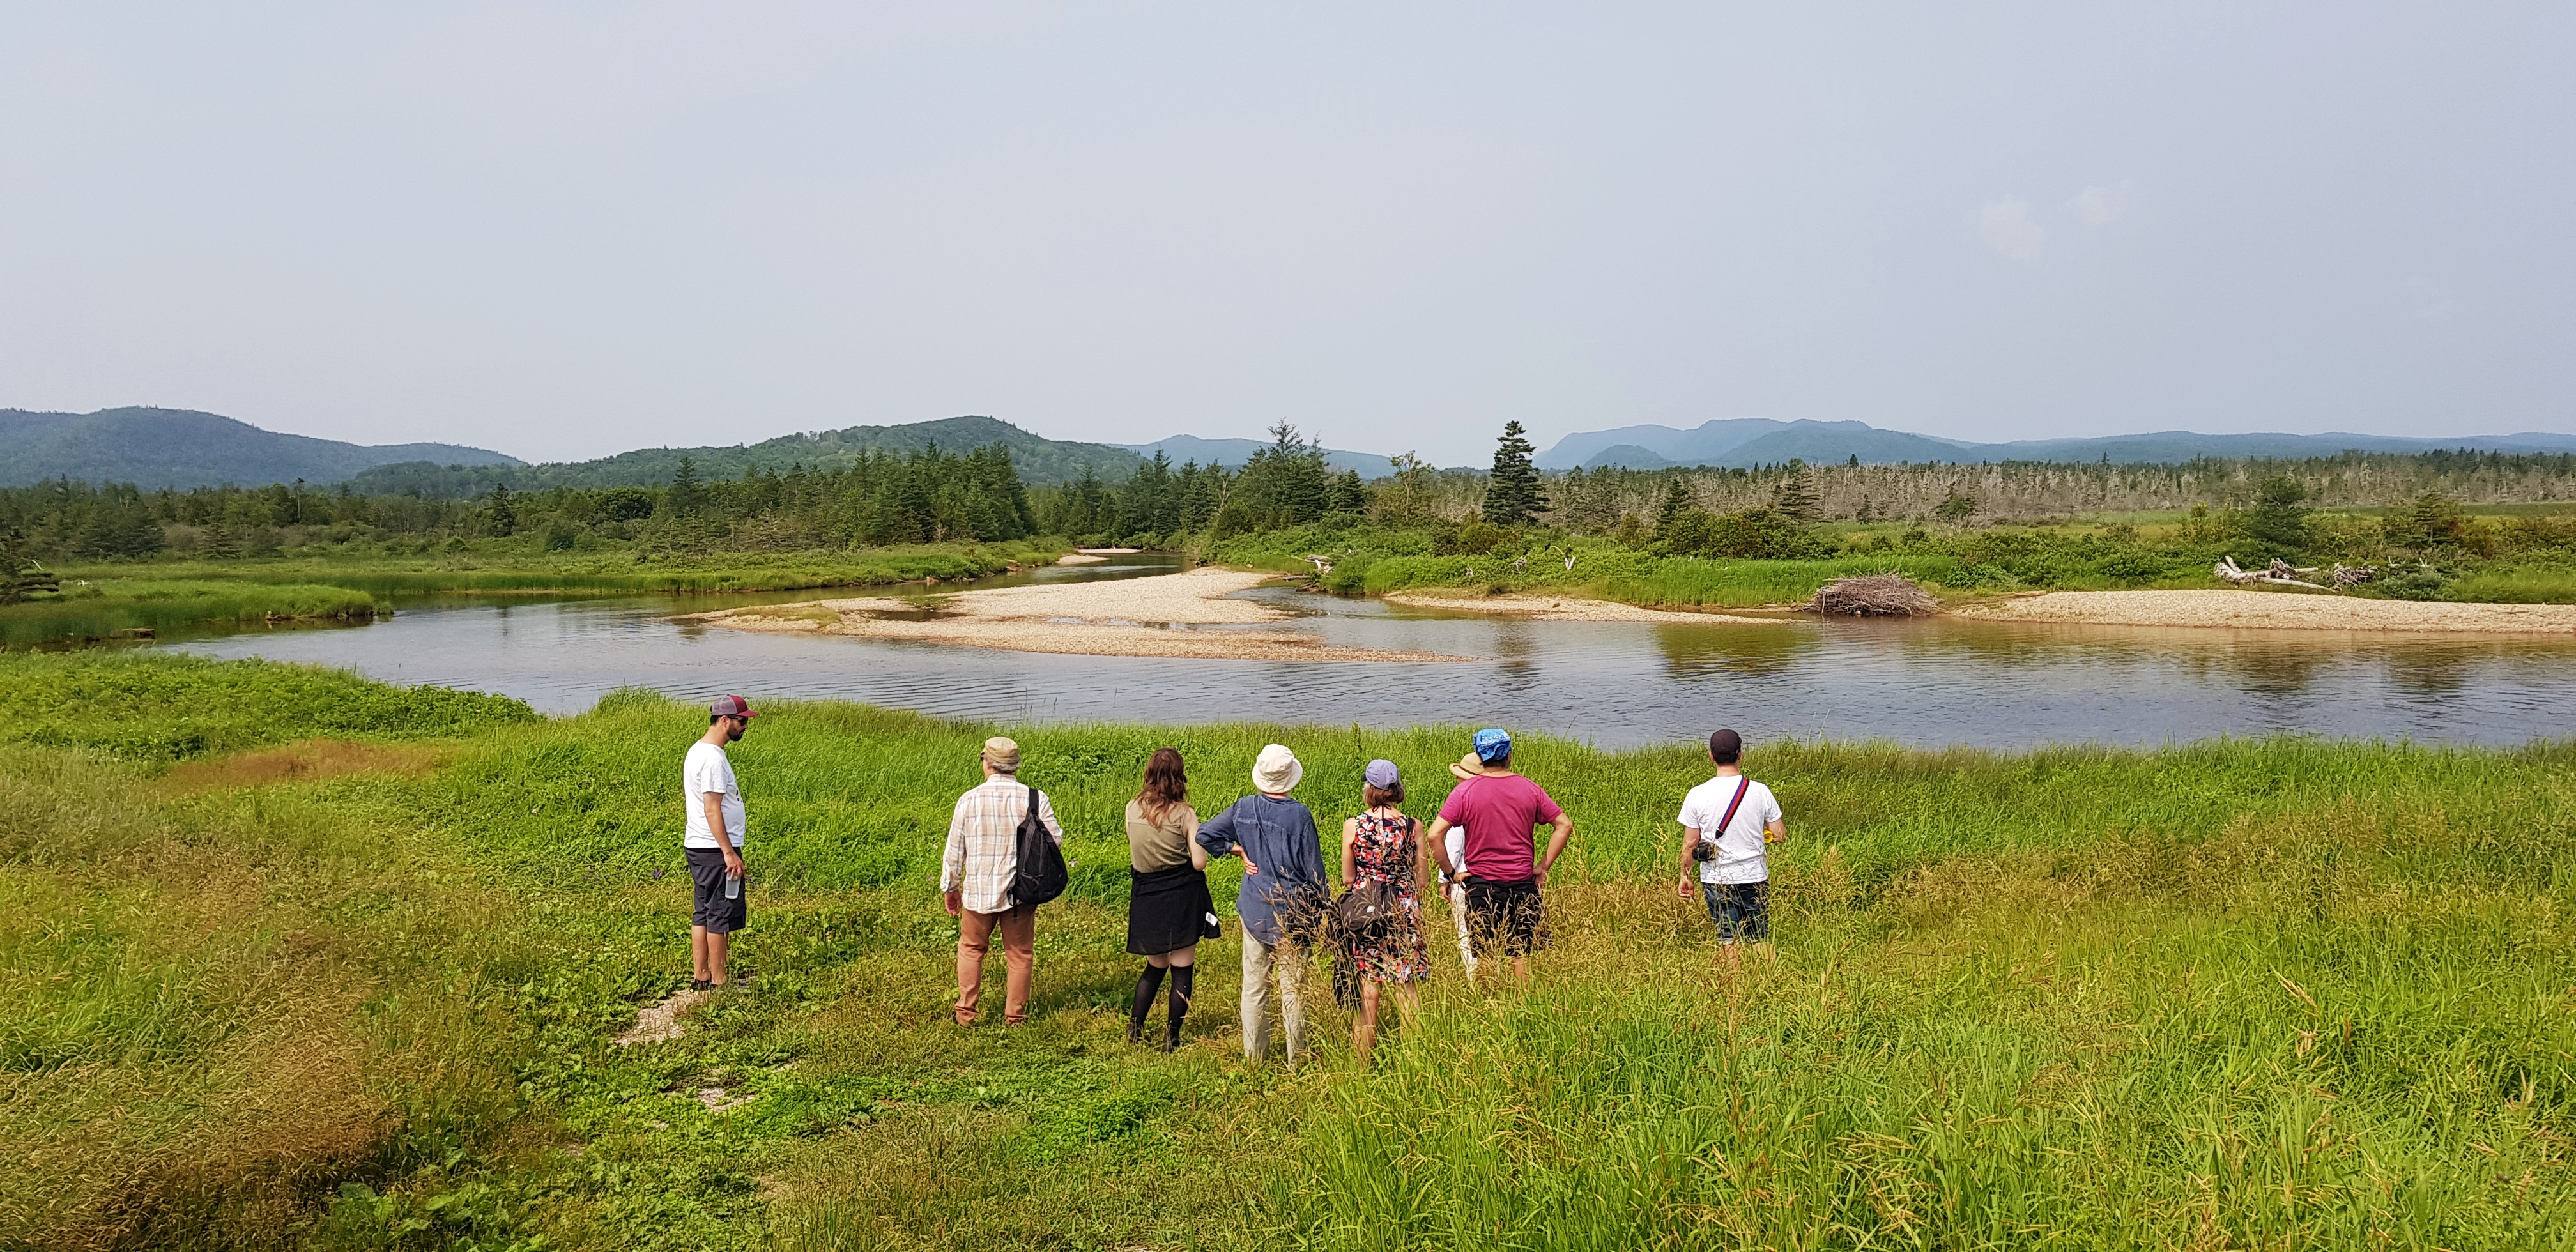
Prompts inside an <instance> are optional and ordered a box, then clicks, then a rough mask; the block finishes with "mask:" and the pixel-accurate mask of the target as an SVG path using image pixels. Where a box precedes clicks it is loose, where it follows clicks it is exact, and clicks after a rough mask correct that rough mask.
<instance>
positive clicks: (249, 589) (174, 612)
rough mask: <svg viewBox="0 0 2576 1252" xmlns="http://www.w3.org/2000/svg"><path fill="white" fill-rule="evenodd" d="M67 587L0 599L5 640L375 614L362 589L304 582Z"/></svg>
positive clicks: (0, 642)
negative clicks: (46, 595)
mask: <svg viewBox="0 0 2576 1252" xmlns="http://www.w3.org/2000/svg"><path fill="white" fill-rule="evenodd" d="M66 590H67V591H68V592H69V594H67V595H65V596H64V597H63V598H61V599H48V600H37V601H30V602H27V603H23V604H11V605H5V606H0V646H7V647H25V646H28V645H30V644H41V643H84V642H90V641H94V640H100V639H107V638H111V637H113V636H115V635H117V634H119V633H121V632H126V631H133V630H136V629H138V628H142V629H148V630H152V631H154V632H166V631H176V630H184V629H185V628H187V627H191V626H204V625H211V624H217V623H221V624H225V625H231V624H234V623H239V622H260V621H314V620H331V619H338V620H347V619H353V618H371V617H374V616H375V615H376V609H377V606H376V600H375V597H374V596H371V595H369V594H367V593H366V592H364V591H357V590H352V589H350V588H347V587H327V586H318V585H315V584H312V583H300V582H299V583H269V584H245V583H239V582H217V581H206V580H197V579H137V578H111V579H107V580H104V581H99V582H88V581H86V580H74V581H72V582H71V583H69V584H67V586H66ZM93 593H94V594H93Z"/></svg>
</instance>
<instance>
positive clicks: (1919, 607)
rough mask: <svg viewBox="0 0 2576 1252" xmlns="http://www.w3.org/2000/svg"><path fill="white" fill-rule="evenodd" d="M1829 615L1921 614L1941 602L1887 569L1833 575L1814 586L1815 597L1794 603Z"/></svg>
mask: <svg viewBox="0 0 2576 1252" xmlns="http://www.w3.org/2000/svg"><path fill="white" fill-rule="evenodd" d="M1798 607H1800V608H1802V609H1805V610H1807V611H1808V612H1810V613H1823V614H1826V615H1828V616H1833V617H1921V616H1923V615H1925V614H1927V613H1932V612H1935V611H1937V610H1938V609H1939V608H1940V607H1941V604H1940V602H1939V601H1937V600H1934V599H1933V598H1932V593H1931V592H1928V591H1925V590H1924V589H1922V588H1921V587H1918V586H1915V585H1914V580H1913V579H1911V578H1908V577H1906V576H1905V575H1903V574H1899V573H1897V572H1895V571H1894V570H1890V571H1888V572H1887V573H1884V574H1869V575H1865V576H1862V577H1858V578H1837V579H1834V580H1833V581H1831V582H1829V583H1826V584H1825V585H1824V586H1822V587H1819V588H1817V589H1816V598H1815V599H1813V600H1810V601H1808V602H1807V603H1805V604H1802V605H1800V606H1798Z"/></svg>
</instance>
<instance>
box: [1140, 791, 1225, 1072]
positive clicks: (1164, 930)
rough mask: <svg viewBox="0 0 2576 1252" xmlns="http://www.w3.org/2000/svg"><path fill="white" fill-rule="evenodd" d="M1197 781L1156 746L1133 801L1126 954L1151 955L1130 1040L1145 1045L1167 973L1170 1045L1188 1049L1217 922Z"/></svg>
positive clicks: (1166, 1025)
mask: <svg viewBox="0 0 2576 1252" xmlns="http://www.w3.org/2000/svg"><path fill="white" fill-rule="evenodd" d="M1189 800H1190V780H1189V774H1188V772H1187V771H1186V770H1185V769H1184V768H1183V766H1182V764H1181V754H1180V752H1179V751H1177V750H1175V749H1172V748H1156V749H1154V758H1153V759H1152V760H1151V761H1148V762H1147V763H1146V765H1145V785H1144V786H1143V787H1142V788H1140V789H1139V790H1138V791H1137V792H1136V798H1135V799H1133V800H1130V801H1128V802H1127V861H1128V872H1129V874H1130V882H1129V887H1128V892H1127V951H1128V952H1130V953H1132V954H1134V955H1136V956H1141V957H1143V958H1145V971H1144V972H1143V973H1141V974H1138V975H1137V976H1136V1002H1135V1004H1134V1006H1133V1008H1132V1009H1131V1010H1130V1012H1129V1013H1128V1016H1127V1042H1129V1043H1137V1042H1141V1041H1142V1039H1143V1037H1144V1033H1145V1017H1146V1015H1147V1014H1149V1013H1151V1012H1153V1009H1154V996H1155V993H1156V992H1158V991H1160V990H1161V989H1162V986H1163V975H1164V974H1165V973H1166V972H1168V973H1170V975H1171V978H1172V1001H1171V1007H1170V1010H1169V1011H1168V1012H1167V1013H1166V1014H1165V1019H1164V1024H1163V1050H1164V1051H1166V1052H1169V1051H1171V1050H1172V1049H1174V1048H1177V1047H1179V1046H1181V1019H1183V1018H1184V1017H1187V1016H1188V1015H1189V1011H1190V989H1191V985H1192V983H1193V981H1194V980H1195V979H1196V977H1197V972H1198V971H1197V970H1196V969H1195V968H1194V966H1195V965H1196V963H1197V961H1198V947H1199V940H1200V939H1201V938H1204V937H1206V935H1207V932H1208V930H1209V929H1211V928H1213V927H1214V926H1215V924H1216V902H1215V901H1214V900H1213V899H1211V898H1210V897H1209V895H1208V885H1207V862H1208V854H1207V850H1206V849H1205V848H1202V847H1200V846H1199V839H1198V834H1199V815H1198V810H1196V809H1193V808H1191V807H1190V803H1189Z"/></svg>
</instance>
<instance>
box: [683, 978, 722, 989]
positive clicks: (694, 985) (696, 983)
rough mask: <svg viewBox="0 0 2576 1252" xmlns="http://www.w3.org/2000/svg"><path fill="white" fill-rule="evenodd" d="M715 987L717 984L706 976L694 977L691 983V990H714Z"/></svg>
mask: <svg viewBox="0 0 2576 1252" xmlns="http://www.w3.org/2000/svg"><path fill="white" fill-rule="evenodd" d="M715 989H716V985H715V984H714V983H712V982H709V981H707V980H706V979H704V978H698V979H693V980H691V981H690V983H689V990H691V991H713V990H715Z"/></svg>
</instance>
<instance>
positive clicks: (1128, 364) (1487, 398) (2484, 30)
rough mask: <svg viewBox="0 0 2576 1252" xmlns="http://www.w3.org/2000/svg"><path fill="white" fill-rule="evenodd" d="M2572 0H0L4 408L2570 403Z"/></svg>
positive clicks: (1165, 414) (1114, 431)
mask: <svg viewBox="0 0 2576 1252" xmlns="http://www.w3.org/2000/svg"><path fill="white" fill-rule="evenodd" d="M2571 65H2576V5H2568V4H2563V3H2560V4H2529V5H2518V4H2509V3H2481V4H2474V5H2434V4H2423V5H2417V6H2408V7H2397V6H2389V5H2369V4H2354V3H2334V4H2310V5H2285V4H2247V3H2243V2H2241V0H2231V2H2229V3H2222V4H2212V5H2191V4H2182V3H2172V2H2169V0H2163V2H2159V3H2154V4H2142V5H2136V6H2129V7H2125V8H2124V7H2118V6H2112V5H2104V4H2089V3H2088V4H2078V5H2069V4H2062V3H2049V4H2029V5H2010V6H2000V5H1998V6H1975V5H1966V4H1939V5H1924V4H1897V3H1890V4H1886V5H1881V6H1870V7H1859V6H1828V5H1815V4H1796V5H1789V4H1783V5H1779V6H1774V7H1770V8H1749V7H1735V6H1718V5H1713V4H1705V3H1692V4H1675V5H1668V6H1644V5H1634V6H1614V5H1609V4H1580V5H1577V4H1566V5H1559V6H1552V7H1531V6H1516V5H1504V4H1495V3H1477V4H1456V5H1441V4H1430V3H1419V4H1402V5H1389V4H1383V3H1374V4H1365V5H1350V6H1331V5H1326V4H1320V3H1301V4H1295V5H1275V6H1251V5H1218V4H1186V5H1184V4H1121V5H1112V6H1085V5H1050V4H1022V5H1010V4H1006V5H975V4H965V3H944V4H936V5H927V6H922V7H919V8H911V9H907V8H901V7H896V6H855V5H847V4H818V5H813V6H797V5H759V4H743V3H725V4H715V3H706V4H604V3H603V4H585V5H544V4H530V3H508V4H484V5H439V4H428V3H419V4H367V5H352V4H328V5H292V4H258V3H233V4H224V5H203V4H186V5H180V4H173V5H166V6H156V5H121V4H110V3H88V4H59V5H38V4H12V5H8V6H6V7H0V406H16V407H24V408H38V409H68V410H88V409H93V408H100V407H106V406H114V405H123V404H158V405H165V406H171V407H180V408H197V409H208V410H213V411H216V412H221V413H226V414H230V415H232V416H235V417H239V418H242V419H244V420H246V421H250V422H254V423H257V424H259V425H262V426H267V427H270V428H272V429H281V430H291V431H297V432H301V433H306V434H314V435H324V436H329V437H333V438H341V439H351V440H357V441H361V442H393V441H404V440H414V439H439V440H448V441H454V442H460V443H472V444H480V445H483V446H488V447H493V448H498V449H501V450H503V451H506V452H510V453H513V454H516V455H519V456H522V457H527V458H530V459H561V458H575V457H586V456H596V455H602V454H606V453H610V452H614V451H619V450H622V449H625V448H629V447H635V446H639V445H656V444H665V443H669V444H701V443H733V442H740V441H747V440H758V439H763V438H767V437H770V436H773V435H778V434H783V433H786V432H789V431H795V430H809V429H822V428H830V427H838V426H846V425H851V424H856V423H894V422H909V421H919V420H922V419H926V418H934V417H945V416H951V415H955V414H961V413H989V414H992V415H995V416H998V417H1001V418H1004V419H1007V420H1009V421H1012V422H1016V423H1018V424H1020V425H1022V426H1025V427H1028V428H1030V429H1032V430H1035V431H1038V432H1040V433H1042V434H1046V435H1050V436H1054V437H1058V438H1078V439H1094V440H1102V441H1112V442H1138V441H1144V440H1150V439H1155V438H1159V437H1162V436H1164V435H1169V434H1174V433H1181V432H1187V433H1193V434H1199V435H1206V436H1237V435H1239V436H1257V435H1259V434H1260V433H1261V431H1262V429H1263V427H1265V426H1267V425H1268V424H1269V423H1271V422H1273V421H1275V420H1278V419H1281V418H1285V419H1287V420H1289V421H1292V422H1295V423H1296V424H1298V425H1299V426H1300V427H1303V428H1305V429H1308V430H1311V431H1315V432H1319V433H1321V434H1322V435H1323V436H1324V437H1325V439H1326V441H1327V442H1328V443H1330V444H1332V445H1334V446H1337V447H1347V448H1356V449H1363V450H1369V451H1379V452H1393V451H1400V450H1403V449H1406V448H1418V449H1420V450H1421V451H1423V452H1424V453H1426V454H1428V455H1430V456H1432V457H1433V458H1434V459H1436V460H1441V461H1445V462H1451V463H1456V462H1463V461H1468V460H1481V459H1482V458H1483V457H1484V456H1486V455H1488V453H1489V451H1490V448H1491V446H1492V442H1491V441H1492V438H1493V435H1494V433H1495V431H1496V429H1497V428H1498V427H1499V426H1500V425H1501V424H1502V422H1503V421H1504V420H1506V419H1508V418H1518V419H1520V420H1521V421H1523V422H1524V423H1526V424H1527V425H1528V426H1529V427H1530V429H1531V431H1532V434H1533V435H1534V436H1535V437H1536V438H1537V440H1538V442H1539V443H1540V445H1541V446H1542V447H1544V446H1546V445H1547V444H1549V443H1552V442H1553V441H1554V440H1555V439H1556V438H1557V437H1558V436H1560V435H1563V434H1565V433H1568V432H1571V431H1577V430H1587V429H1598V428H1600V427H1604V426H1612V425H1625V424H1630V423H1638V422H1658V423H1663V424H1667V425H1675V426H1690V425H1696V424H1698V423H1699V422H1702V421H1704V420H1707V419H1709V418H1712V417H1748V416H1767V417H1778V418H1801V417H1806V418H1818V419H1858V420H1861V421H1866V422H1869V423H1871V424H1873V425H1878V426H1886V427H1895V428H1900V429H1911V430H1918V431H1923V432H1926V433H1931V434H1938V435H1947V436H1952V437H1960V438H1974V439H2012V438H2030V437H2040V436H2055V435H2081V434H2112V433H2119V432H2124V431H2133V430H2142V429H2172V428H2192V429H2199V430H2229V431H2238V430H2289V431H2322V430H2335V429H2340V430H2350V431H2368V432H2380V433H2389V434H2427V435H2434V434H2457V433H2476V432H2509V431H2519V430H2556V431H2576V226H2571V217H2576V215H2571V208H2572V207H2576V73H2571V72H2570V68H2569V67H2570V66H2571Z"/></svg>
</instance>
